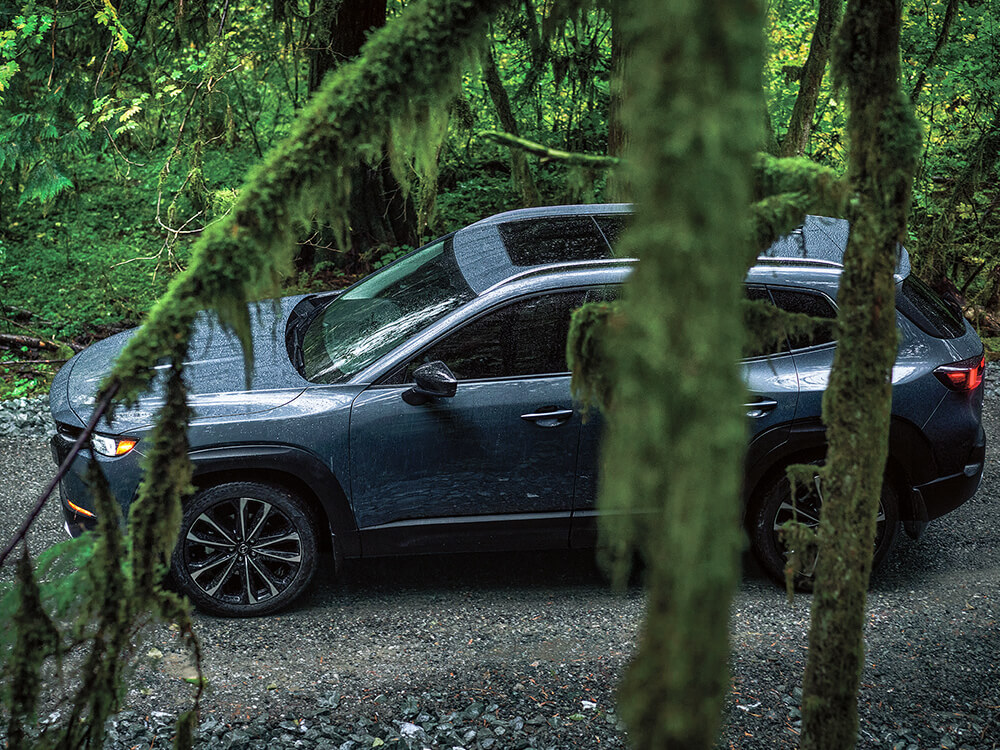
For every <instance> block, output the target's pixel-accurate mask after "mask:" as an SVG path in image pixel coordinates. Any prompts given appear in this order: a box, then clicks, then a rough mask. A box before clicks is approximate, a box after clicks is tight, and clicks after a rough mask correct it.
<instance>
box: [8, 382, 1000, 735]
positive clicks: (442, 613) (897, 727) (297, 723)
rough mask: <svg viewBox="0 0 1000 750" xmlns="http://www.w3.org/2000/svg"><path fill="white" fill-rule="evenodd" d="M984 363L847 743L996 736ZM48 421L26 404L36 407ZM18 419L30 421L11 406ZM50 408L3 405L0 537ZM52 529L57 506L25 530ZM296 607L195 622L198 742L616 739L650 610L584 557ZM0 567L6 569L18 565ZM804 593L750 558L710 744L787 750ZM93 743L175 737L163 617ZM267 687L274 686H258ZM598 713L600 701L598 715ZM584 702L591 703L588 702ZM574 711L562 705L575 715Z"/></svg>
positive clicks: (466, 562) (873, 630) (874, 649)
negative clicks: (961, 474)
mask: <svg viewBox="0 0 1000 750" xmlns="http://www.w3.org/2000/svg"><path fill="white" fill-rule="evenodd" d="M998 375H1000V373H998V371H997V368H996V367H995V366H993V365H991V366H990V367H989V369H988V372H987V387H986V405H985V407H984V415H985V422H986V430H987V436H988V440H989V445H988V448H987V459H986V460H987V466H986V471H985V474H984V477H983V483H982V486H981V488H980V490H979V492H978V494H977V495H976V497H974V498H973V499H972V500H970V501H969V502H968V503H966V504H965V505H963V506H962V507H960V508H958V509H957V510H955V511H954V512H952V513H950V514H948V515H947V516H945V517H944V518H942V519H940V520H938V521H935V522H934V523H932V524H931V525H930V526H929V528H928V529H927V531H926V532H925V533H924V535H923V536H922V537H921V538H920V539H919V540H911V539H909V537H907V536H905V534H901V535H900V539H899V542H898V543H897V546H896V549H895V550H893V551H892V553H891V554H890V556H889V559H888V561H887V564H886V565H885V566H884V567H883V568H882V570H881V571H879V573H878V574H876V576H874V578H873V580H872V587H871V591H870V592H869V598H868V613H867V625H866V640H867V653H866V657H865V664H864V672H863V676H862V687H861V693H860V697H859V708H860V716H861V726H860V728H859V729H860V731H859V736H858V747H859V748H863V749H865V750H867V749H868V748H872V749H874V748H880V749H881V748H894V749H897V750H916V748H931V747H952V748H957V750H962V749H963V748H969V749H970V750H973V749H974V750H984V749H986V748H994V747H997V742H998V738H1000V708H998V707H1000V659H998V657H997V654H998V653H1000V629H998V627H997V622H998V617H1000V544H998V543H997V522H996V516H997V497H998V494H1000V382H998ZM39 415H40V416H39ZM19 416H24V417H26V419H25V420H20V419H18V417H19ZM51 431H52V425H51V422H50V421H48V418H47V411H46V407H45V400H44V399H16V400H14V401H8V402H3V403H0V455H2V457H3V461H2V471H0V503H2V504H3V507H4V509H5V512H4V513H3V514H2V515H0V536H2V537H3V540H6V539H8V538H10V536H11V534H12V533H13V532H14V530H15V529H16V527H17V526H18V525H19V523H20V521H21V519H22V518H24V516H25V515H26V513H27V511H28V509H29V508H30V507H31V505H32V504H33V503H34V500H35V498H36V497H37V496H38V494H39V492H40V491H41V489H42V487H43V486H44V485H45V483H46V482H47V481H48V479H49V478H50V477H51V476H52V475H53V474H54V471H55V467H54V465H53V462H52V456H51V452H50V450H49V448H48V445H47V439H46V436H47V435H48V434H50V433H51ZM63 538H64V532H63V530H62V518H61V514H60V512H59V508H58V506H57V503H55V502H50V503H49V504H48V505H47V506H46V507H45V508H44V509H43V511H42V513H41V515H40V516H39V518H38V520H37V521H36V523H35V526H34V527H33V530H32V532H31V534H30V536H29V544H30V546H31V549H32V551H33V552H34V553H36V554H37V552H38V551H40V550H41V549H43V548H44V547H46V546H49V545H51V544H53V543H55V542H56V541H59V540H61V539H63ZM333 568H334V562H333V560H332V559H324V560H321V564H320V569H321V571H322V570H324V569H325V570H329V571H331V573H330V574H329V575H322V574H321V575H320V576H317V578H318V580H317V582H316V584H314V586H313V587H312V589H311V590H310V591H309V592H308V594H307V595H306V596H305V597H304V598H303V599H302V600H301V601H300V602H299V603H298V605H297V606H295V607H294V608H293V609H291V610H288V611H286V612H282V613H280V614H278V615H274V616H271V617H267V618H259V619H243V620H226V619H220V618H214V617H210V616H207V615H203V614H201V613H195V627H196V631H197V632H198V634H199V637H200V639H201V645H202V667H203V669H204V672H205V675H206V677H207V678H208V687H207V689H206V691H205V693H204V695H203V696H202V701H201V709H200V714H199V717H200V724H199V726H198V729H197V731H196V735H195V736H196V746H197V747H199V748H211V749H213V750H222V749H227V748H239V749H240V750H244V749H246V748H249V749H251V750H253V749H255V748H261V749H263V748H273V747H289V748H293V747H294V748H310V750H311V749H312V748H327V747H328V748H339V749H340V750H361V749H362V748H364V749H365V750H367V749H368V748H377V747H381V748H386V749H387V750H389V749H392V750H396V749H399V750H403V749H405V750H414V749H422V748H423V747H429V748H441V749H450V748H463V750H507V749H508V748H510V749H511V750H522V748H535V749H537V750H547V749H548V748H565V747H571V746H579V747H598V746H600V747H610V748H623V747H624V746H625V743H626V735H625V728H624V725H623V723H622V722H621V720H620V718H619V717H618V714H617V712H616V710H615V690H616V686H617V684H618V681H619V679H620V678H621V676H622V673H623V671H624V669H625V667H626V665H627V663H628V660H629V658H630V657H631V655H632V653H633V651H634V648H635V643H636V638H637V636H638V631H639V626H640V624H641V619H642V616H643V608H644V596H643V593H642V590H641V588H640V587H639V586H633V587H630V588H628V589H627V590H626V591H624V592H620V593H616V592H614V591H612V590H610V589H609V587H608V586H607V583H606V581H605V579H604V577H603V575H602V574H601V572H600V571H599V570H598V568H597V566H596V565H595V564H594V563H593V555H592V554H590V553H579V552H571V553H566V552H556V553H549V552H546V553H518V554H517V555H460V556H443V557H421V558H411V559H400V560H381V561H380V560H374V561H362V562H348V563H347V564H346V565H345V566H344V569H343V571H342V573H341V575H340V576H339V577H338V578H336V579H335V578H334V577H333V575H332V570H333ZM10 573H11V570H10V567H9V566H8V567H7V568H5V569H4V570H2V571H0V580H7V579H9V578H10ZM809 602H810V600H809V597H808V596H806V595H799V596H796V598H795V599H794V600H793V601H792V602H791V603H790V604H789V603H786V602H785V596H784V592H783V591H781V590H779V589H778V588H776V587H775V586H774V585H773V584H771V583H770V581H768V580H767V579H766V578H765V577H764V576H763V574H762V573H761V572H760V571H759V570H758V568H757V566H756V565H755V563H754V561H753V560H752V559H751V558H750V557H749V556H747V557H745V559H744V574H743V578H742V581H741V584H740V587H739V590H738V591H737V594H736V597H735V599H734V602H733V606H732V610H731V624H730V638H731V646H732V658H731V671H732V678H731V690H730V694H729V696H728V698H727V701H726V709H725V715H724V727H723V732H722V737H721V738H720V746H721V747H736V748H741V750H742V749H746V750H756V749H758V748H760V749H762V750H763V749H764V748H767V749H768V750H771V749H772V748H794V747H797V745H798V733H799V731H800V728H801V720H800V718H799V715H800V714H799V711H800V707H801V701H802V692H801V683H802V670H803V668H804V665H805V659H806V653H807V651H806V649H807V635H808V625H809ZM142 637H143V639H144V642H142V643H140V644H138V645H137V648H136V653H140V654H146V653H148V652H149V651H150V650H151V649H153V648H156V649H158V650H159V651H160V652H161V653H162V654H163V655H164V656H163V658H158V659H145V660H142V663H140V664H139V665H138V667H137V668H136V669H135V671H134V672H133V673H132V674H131V676H130V678H129V684H128V692H127V695H126V696H125V705H124V707H123V710H122V711H121V712H120V713H119V714H118V715H117V716H115V717H114V719H113V720H112V722H111V723H110V725H109V730H110V731H109V734H108V742H107V743H106V747H107V748H109V749H111V750H119V749H121V750H124V749H125V748H133V747H145V748H154V749H155V748H167V747H170V742H171V736H172V734H173V727H174V722H175V720H176V717H177V715H178V714H180V713H181V712H182V711H184V710H187V709H188V708H190V706H191V702H192V700H193V697H194V693H195V689H194V688H193V687H192V686H191V685H190V684H188V683H185V682H184V681H183V679H182V673H183V671H184V669H185V668H186V667H189V666H190V657H189V656H188V655H186V654H184V653H183V651H182V649H181V647H180V645H179V638H178V635H177V633H176V631H175V630H172V629H171V628H170V627H168V626H157V627H153V628H150V629H149V630H147V631H146V632H145V633H144V634H143V636H142ZM269 686H273V689H266V688H267V687H269ZM590 704H594V707H593V708H590ZM581 707H583V708H581ZM570 717H572V718H570Z"/></svg>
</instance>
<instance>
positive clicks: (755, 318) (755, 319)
mask: <svg viewBox="0 0 1000 750" xmlns="http://www.w3.org/2000/svg"><path fill="white" fill-rule="evenodd" d="M746 298H747V301H749V302H762V303H766V304H768V305H771V304H772V302H771V297H770V295H768V293H767V290H766V289H764V288H763V287H759V286H748V287H746ZM767 309H768V308H765V309H764V310H761V309H760V308H759V307H757V306H750V305H748V306H747V307H746V308H744V311H743V326H744V328H745V329H746V334H747V335H746V338H745V339H744V342H743V356H744V357H764V356H767V355H768V354H782V353H785V352H787V351H788V349H787V347H786V339H785V334H784V331H782V332H781V333H780V334H779V335H776V336H771V337H767V336H765V333H764V331H765V330H767V328H768V325H767ZM771 309H773V308H771ZM772 319H773V318H772Z"/></svg>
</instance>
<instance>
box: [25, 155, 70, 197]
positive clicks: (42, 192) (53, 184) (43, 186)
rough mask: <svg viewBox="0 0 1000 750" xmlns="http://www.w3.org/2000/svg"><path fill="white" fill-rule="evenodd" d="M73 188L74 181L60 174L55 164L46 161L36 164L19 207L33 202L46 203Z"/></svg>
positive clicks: (29, 175)
mask: <svg viewBox="0 0 1000 750" xmlns="http://www.w3.org/2000/svg"><path fill="white" fill-rule="evenodd" d="M72 187H73V181H72V180H70V179H69V178H68V177H67V176H66V175H64V174H63V173H62V172H60V171H59V169H58V167H56V165H55V164H53V163H52V162H51V161H49V160H48V159H45V160H42V161H40V162H38V163H37V164H35V166H34V167H32V168H31V171H29V172H28V176H27V178H26V179H25V181H24V189H23V190H22V191H21V199H20V200H19V201H18V205H19V206H20V205H22V204H24V203H26V202H28V201H31V200H37V201H39V202H40V203H46V202H48V201H50V200H52V199H53V198H55V197H56V196H57V195H59V193H61V192H63V191H64V190H70V189H72Z"/></svg>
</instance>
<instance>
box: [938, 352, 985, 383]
mask: <svg viewBox="0 0 1000 750" xmlns="http://www.w3.org/2000/svg"><path fill="white" fill-rule="evenodd" d="M985 372H986V355H985V354H980V355H979V356H978V357H969V358H968V359H963V360H962V361H961V362H952V363H951V364H950V365H941V366H940V367H938V368H937V369H936V370H934V374H935V375H937V377H938V380H940V381H941V382H942V383H944V384H945V385H946V386H948V387H949V388H951V389H952V390H953V391H972V390H975V389H976V388H978V387H979V384H980V383H982V382H983V375H984V374H985Z"/></svg>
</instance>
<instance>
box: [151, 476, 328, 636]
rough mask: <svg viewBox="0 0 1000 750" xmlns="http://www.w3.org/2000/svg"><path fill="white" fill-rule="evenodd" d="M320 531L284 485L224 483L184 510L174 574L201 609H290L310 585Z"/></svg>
mask: <svg viewBox="0 0 1000 750" xmlns="http://www.w3.org/2000/svg"><path fill="white" fill-rule="evenodd" d="M315 528H316V526H315V523H314V521H313V518H312V515H311V513H310V510H309V507H308V506H307V505H306V504H305V503H304V502H303V501H302V499H301V498H299V497H297V496H296V495H294V494H292V493H290V492H288V491H287V490H285V489H284V488H282V487H278V486H275V485H270V484H262V483H257V482H230V483H227V484H220V485H217V486H215V487H211V488H209V489H206V490H203V491H201V492H199V493H198V494H197V495H195V497H194V499H193V500H192V501H191V502H190V503H188V505H187V507H186V508H185V509H184V518H183V521H182V522H181V530H180V535H179V537H178V541H177V546H176V547H175V548H174V553H173V558H172V561H171V572H172V574H173V577H174V579H175V580H176V581H177V582H178V583H179V585H180V588H181V589H182V590H183V591H184V593H185V594H187V595H188V596H189V597H190V599H191V601H192V602H194V604H195V605H196V606H197V607H198V608H199V609H202V610H204V611H206V612H210V613H212V614H217V615H225V616H228V617H249V616H255V615H264V614H268V613H271V612H274V611H276V610H279V609H281V608H283V607H286V606H288V605H289V604H291V603H292V602H293V601H294V600H295V599H296V598H298V596H299V595H300V594H301V593H302V592H303V591H304V590H305V588H306V586H308V585H309V582H310V581H311V580H312V577H313V574H314V573H315V572H316V558H317V538H316V530H315Z"/></svg>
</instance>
